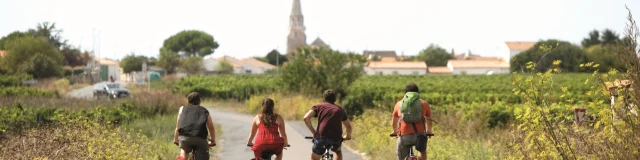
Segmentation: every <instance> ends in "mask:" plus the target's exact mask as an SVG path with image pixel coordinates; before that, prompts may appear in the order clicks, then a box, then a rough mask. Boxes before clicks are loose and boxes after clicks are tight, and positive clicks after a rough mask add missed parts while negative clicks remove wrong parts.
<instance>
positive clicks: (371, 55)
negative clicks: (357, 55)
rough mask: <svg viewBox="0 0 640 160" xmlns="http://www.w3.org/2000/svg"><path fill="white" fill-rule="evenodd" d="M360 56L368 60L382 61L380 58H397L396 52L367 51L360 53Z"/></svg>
mask: <svg viewBox="0 0 640 160" xmlns="http://www.w3.org/2000/svg"><path fill="white" fill-rule="evenodd" d="M362 56H363V57H365V58H367V59H368V60H374V59H382V58H394V59H396V58H398V55H397V54H396V51H368V50H365V51H363V52H362Z"/></svg>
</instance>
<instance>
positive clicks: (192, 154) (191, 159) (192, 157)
mask: <svg viewBox="0 0 640 160" xmlns="http://www.w3.org/2000/svg"><path fill="white" fill-rule="evenodd" d="M207 140H208V141H209V142H213V140H211V139H209V138H207ZM174 144H175V145H176V146H180V145H179V144H178V143H174ZM214 146H216V144H215V143H214V144H211V145H208V148H207V149H208V150H209V151H211V147H214ZM186 152H187V153H188V154H190V156H189V157H188V158H187V159H184V158H183V157H181V156H178V158H176V160H195V159H196V154H197V152H196V150H195V149H191V150H190V151H186Z"/></svg>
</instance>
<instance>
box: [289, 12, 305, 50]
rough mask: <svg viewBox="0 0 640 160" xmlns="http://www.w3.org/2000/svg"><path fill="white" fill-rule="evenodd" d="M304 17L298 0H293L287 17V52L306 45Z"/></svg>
mask: <svg viewBox="0 0 640 160" xmlns="http://www.w3.org/2000/svg"><path fill="white" fill-rule="evenodd" d="M304 31H305V27H304V17H303V16H302V7H301V5H300V0H293V5H292V8H291V16H290V17H289V36H288V37H287V54H290V53H293V52H295V51H296V48H298V47H300V46H305V45H307V35H306V34H305V33H304Z"/></svg>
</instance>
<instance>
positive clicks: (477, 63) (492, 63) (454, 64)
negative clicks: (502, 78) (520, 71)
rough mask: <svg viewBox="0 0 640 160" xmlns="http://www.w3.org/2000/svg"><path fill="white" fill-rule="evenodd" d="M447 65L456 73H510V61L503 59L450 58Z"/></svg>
mask: <svg viewBox="0 0 640 160" xmlns="http://www.w3.org/2000/svg"><path fill="white" fill-rule="evenodd" d="M447 67H448V68H449V70H451V73H452V74H454V75H460V74H463V75H465V74H466V75H491V74H509V73H510V70H509V63H508V62H505V61H504V60H502V59H484V60H483V59H476V60H449V62H448V63H447Z"/></svg>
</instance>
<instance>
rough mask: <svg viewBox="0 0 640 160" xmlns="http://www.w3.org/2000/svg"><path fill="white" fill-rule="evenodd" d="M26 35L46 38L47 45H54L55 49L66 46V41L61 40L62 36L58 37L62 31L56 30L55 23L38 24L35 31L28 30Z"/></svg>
mask: <svg viewBox="0 0 640 160" xmlns="http://www.w3.org/2000/svg"><path fill="white" fill-rule="evenodd" d="M28 33H30V34H32V35H33V36H36V37H37V36H41V37H45V38H47V40H49V43H51V44H53V45H55V46H56V48H60V47H62V46H64V45H66V44H67V41H66V40H63V39H62V36H60V33H62V30H61V29H57V28H56V23H55V22H54V23H50V22H42V23H38V26H36V29H35V30H34V29H30V30H29V32H28Z"/></svg>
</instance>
